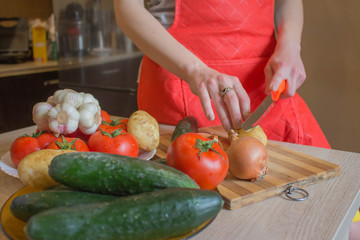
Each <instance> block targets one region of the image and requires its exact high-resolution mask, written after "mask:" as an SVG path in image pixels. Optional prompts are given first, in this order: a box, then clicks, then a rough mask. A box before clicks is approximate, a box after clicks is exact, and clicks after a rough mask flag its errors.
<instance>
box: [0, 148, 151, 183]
mask: <svg viewBox="0 0 360 240" xmlns="http://www.w3.org/2000/svg"><path fill="white" fill-rule="evenodd" d="M155 154H156V149H154V150H152V151H150V152H145V151H141V150H140V151H139V156H138V158H140V159H143V160H150V159H151V158H152V157H153V156H154V155H155ZM0 169H1V170H2V171H3V172H5V173H6V174H8V175H10V176H12V177H16V178H19V175H18V172H17V170H16V167H15V165H14V163H13V162H12V161H11V156H10V152H7V153H5V154H4V156H2V157H1V160H0Z"/></svg>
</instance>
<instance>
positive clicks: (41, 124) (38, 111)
mask: <svg viewBox="0 0 360 240" xmlns="http://www.w3.org/2000/svg"><path fill="white" fill-rule="evenodd" d="M52 108H53V106H52V105H51V104H49V103H46V102H39V103H36V104H35V105H34V107H33V110H32V116H33V121H34V123H35V124H36V126H37V127H38V128H39V130H40V131H49V130H50V129H49V121H48V112H49V111H50V109H52Z"/></svg>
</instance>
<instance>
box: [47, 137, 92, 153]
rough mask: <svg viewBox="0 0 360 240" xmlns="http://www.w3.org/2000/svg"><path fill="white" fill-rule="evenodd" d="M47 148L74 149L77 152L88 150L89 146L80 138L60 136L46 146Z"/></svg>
mask: <svg viewBox="0 0 360 240" xmlns="http://www.w3.org/2000/svg"><path fill="white" fill-rule="evenodd" d="M46 148H47V149H55V150H75V151H78V152H88V151H89V147H88V146H87V145H86V143H85V142H84V141H83V140H81V139H80V138H68V137H64V136H61V137H60V138H57V139H56V140H54V141H53V142H51V143H50V144H49V146H47V147H46Z"/></svg>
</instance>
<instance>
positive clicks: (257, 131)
mask: <svg viewBox="0 0 360 240" xmlns="http://www.w3.org/2000/svg"><path fill="white" fill-rule="evenodd" d="M235 133H236V134H237V137H238V138H241V137H245V136H249V137H254V138H257V139H259V140H260V141H261V142H262V143H263V144H264V146H266V144H267V141H268V139H267V136H266V134H265V132H264V130H263V129H262V127H261V126H260V125H256V126H255V127H253V128H250V129H249V130H245V129H242V128H240V129H232V130H231V132H229V138H230V136H231V135H232V134H235ZM231 140H232V139H231V138H230V141H231Z"/></svg>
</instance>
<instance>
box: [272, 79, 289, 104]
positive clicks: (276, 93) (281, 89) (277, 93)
mask: <svg viewBox="0 0 360 240" xmlns="http://www.w3.org/2000/svg"><path fill="white" fill-rule="evenodd" d="M285 89H286V79H284V80H282V82H281V83H280V86H279V88H278V90H276V91H272V92H271V98H272V100H273V101H274V102H276V101H277V100H279V97H280V95H281V94H282V93H283V92H285Z"/></svg>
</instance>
